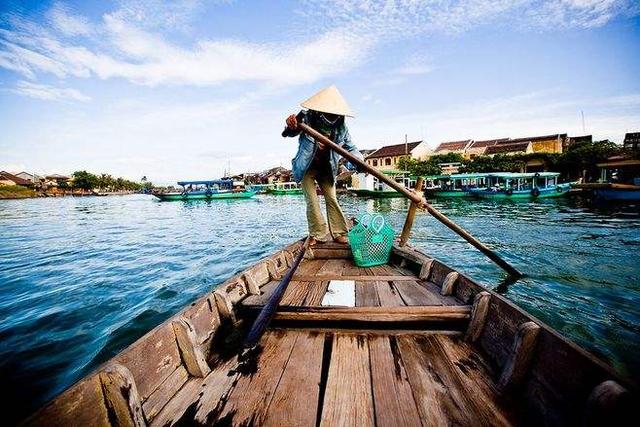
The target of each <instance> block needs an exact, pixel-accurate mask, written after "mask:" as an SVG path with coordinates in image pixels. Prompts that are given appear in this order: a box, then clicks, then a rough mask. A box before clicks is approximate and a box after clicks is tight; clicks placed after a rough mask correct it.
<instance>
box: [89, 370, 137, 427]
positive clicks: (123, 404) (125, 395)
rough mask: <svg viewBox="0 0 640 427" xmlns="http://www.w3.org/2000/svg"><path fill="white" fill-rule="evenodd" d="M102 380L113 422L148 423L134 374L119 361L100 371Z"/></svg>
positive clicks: (125, 423)
mask: <svg viewBox="0 0 640 427" xmlns="http://www.w3.org/2000/svg"><path fill="white" fill-rule="evenodd" d="M99 375H100V381H101V382H102V390H103V392H104V398H105V402H106V403H107V407H108V408H109V414H110V419H111V422H112V423H114V424H116V425H118V426H136V427H144V426H146V425H147V422H146V420H145V419H144V414H143V412H142V404H141V403H140V396H139V395H138V389H137V388H136V383H135V381H134V379H133V375H131V372H129V370H128V369H127V368H125V367H124V366H122V365H119V364H117V363H113V364H109V365H107V366H106V367H105V368H104V369H103V370H102V372H100V374H99Z"/></svg>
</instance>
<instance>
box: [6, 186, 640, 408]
mask: <svg viewBox="0 0 640 427" xmlns="http://www.w3.org/2000/svg"><path fill="white" fill-rule="evenodd" d="M340 200H341V204H342V206H343V208H344V210H345V213H346V214H347V216H348V217H351V216H357V215H359V214H360V213H363V212H364V211H369V212H374V211H375V212H381V213H383V214H384V215H385V216H386V217H387V218H388V220H389V221H390V223H391V224H392V225H393V227H394V228H395V230H396V232H399V231H400V230H401V228H402V224H403V221H404V216H405V214H406V210H407V207H408V202H407V201H405V200H403V199H386V200H364V199H358V198H354V197H351V196H346V195H345V196H341V199H340ZM434 205H435V206H436V207H437V208H439V209H441V210H442V212H443V213H445V214H446V215H448V216H449V217H450V218H452V219H453V220H454V221H456V222H458V223H459V224H460V225H462V226H463V227H465V228H466V229H467V230H469V231H470V232H471V233H472V234H474V235H475V236H476V237H477V238H479V239H480V240H481V241H483V242H485V243H486V244H488V245H489V246H490V247H492V248H493V249H495V250H496V251H497V252H499V253H500V254H501V255H503V256H504V257H505V258H506V259H507V260H508V261H509V262H511V263H513V264H514V265H515V266H516V267H517V268H518V269H520V270H521V271H523V272H525V273H526V274H527V276H526V277H525V278H523V279H521V280H519V281H518V282H516V283H514V284H511V285H509V286H506V285H505V284H504V283H503V279H504V274H503V272H502V271H501V270H500V269H499V268H498V267H496V266H495V265H494V264H493V263H491V262H490V261H489V260H488V259H487V258H485V257H484V256H483V255H482V254H480V253H479V252H478V251H477V250H475V249H474V248H473V247H471V246H470V245H469V244H468V243H466V242H465V241H463V240H462V239H461V238H459V237H458V236H457V235H455V234H454V233H453V232H452V231H450V230H449V229H447V228H446V227H444V226H443V225H441V224H440V223H438V222H437V221H436V220H435V219H434V218H432V217H430V216H428V215H426V214H420V215H418V217H417V218H416V221H415V226H414V235H413V237H412V244H414V245H415V246H417V247H419V248H421V249H423V250H424V251H426V252H428V253H430V254H432V255H434V256H436V257H438V258H440V259H441V260H443V261H444V262H446V263H448V264H449V265H450V266H451V267H453V268H456V269H459V270H460V271H462V272H464V273H466V274H467V275H469V276H470V277H472V278H474V279H476V280H477V281H479V282H480V283H482V284H484V285H486V286H487V287H489V288H491V289H495V290H498V291H500V292H502V293H504V295H505V296H506V297H507V298H509V299H511V300H512V301H514V302H515V303H516V304H518V305H519V306H521V307H523V308H524V309H526V310H528V311H529V312H531V313H532V314H533V315H534V316H536V317H538V318H539V319H541V320H542V321H544V322H546V323H547V324H549V325H551V326H552V327H554V328H555V329H557V330H558V331H560V332H561V333H562V334H564V335H565V336H567V337H569V338H570V339H572V340H574V341H575V342H577V343H578V344H580V345H581V346H584V347H585V348H587V349H588V350H589V351H591V352H593V353H594V354H596V355H597V356H598V357H600V358H602V359H604V360H606V361H608V362H609V363H611V364H612V365H613V366H614V367H615V368H616V369H618V370H619V371H621V372H622V373H623V374H624V375H629V376H631V377H634V378H639V377H640V310H639V309H638V304H640V209H638V208H634V207H626V208H624V207H608V208H606V207H597V206H591V205H589V204H588V203H587V202H585V201H583V200H581V199H578V198H567V199H560V200H541V201H535V202H527V201H520V202H513V201H467V200H462V199H460V200H454V199H449V200H438V201H435V202H434ZM304 211H305V209H304V199H303V197H302V196H280V197H278V196H258V197H256V198H255V199H252V200H245V201H214V202H164V203H163V202H158V201H156V200H155V198H153V197H152V196H145V195H132V196H113V197H93V198H89V197H87V198H58V199H30V200H0V242H2V250H1V251H0V319H1V323H0V384H2V386H3V388H4V389H5V391H9V392H10V393H12V394H13V398H14V400H15V402H17V403H16V404H14V405H13V407H12V408H11V409H10V413H9V420H12V419H13V420H15V419H17V418H20V417H22V416H24V414H25V413H28V412H30V411H33V410H34V409H35V408H37V407H38V406H40V405H41V404H42V403H43V402H45V401H46V400H48V399H50V398H51V397H53V396H54V395H55V394H57V393H59V392H61V391H62V390H64V389H65V388H67V387H68V386H70V385H71V384H73V383H74V382H75V381H77V380H78V379H80V378H81V377H83V376H84V375H86V374H87V373H89V372H90V371H92V370H93V369H95V368H96V367H97V366H98V365H99V364H100V363H102V362H104V361H106V360H108V359H109V358H110V357H112V356H113V355H115V354H116V353H117V352H118V351H120V350H122V349H123V348H124V347H126V346H127V345H129V344H131V343H132V342H133V341H135V340H136V339H137V338H139V337H140V336H142V335H143V334H144V333H145V332H147V331H148V330H150V329H151V328H153V327H154V326H155V325H157V324H159V323H160V322H162V321H163V320H165V319H167V318H168V317H170V316H171V315H172V314H174V313H176V312H177V311H179V310H180V309H181V308H182V307H183V306H185V305H186V304H188V303H189V302H190V301H192V300H194V299H195V298H196V297H198V296H200V295H202V294H204V293H205V292H207V291H210V290H211V289H213V288H214V287H215V286H216V284H217V283H220V282H222V281H224V279H225V278H227V277H229V276H230V275H232V274H233V273H235V272H237V271H240V270H242V269H244V268H245V267H246V266H248V265H250V264H252V263H253V262H255V261H256V260H258V259H259V258H262V257H264V256H266V255H268V254H270V253H272V252H273V251H275V250H277V249H279V248H281V247H282V246H284V245H285V244H288V243H290V242H292V241H293V240H295V239H298V238H300V237H302V236H303V235H304V234H305V231H306V221H305V217H304Z"/></svg>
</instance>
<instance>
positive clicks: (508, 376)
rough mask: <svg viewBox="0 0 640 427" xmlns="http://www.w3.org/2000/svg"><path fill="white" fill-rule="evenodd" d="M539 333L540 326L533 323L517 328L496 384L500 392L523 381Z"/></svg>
mask: <svg viewBox="0 0 640 427" xmlns="http://www.w3.org/2000/svg"><path fill="white" fill-rule="evenodd" d="M539 332H540V326H538V325H536V324H535V323H534V322H526V323H523V324H522V325H520V327H519V328H518V332H517V333H516V336H515V338H514V340H513V346H512V348H511V353H510V354H509V358H508V359H507V363H506V364H505V366H504V368H503V369H502V375H500V381H499V382H498V387H499V388H500V389H501V390H503V391H506V390H509V389H512V388H514V387H517V386H519V385H520V383H521V382H522V380H523V379H524V376H525V375H526V374H527V372H528V370H529V364H530V362H531V359H532V357H533V355H534V352H535V349H536V344H537V342H538V333H539Z"/></svg>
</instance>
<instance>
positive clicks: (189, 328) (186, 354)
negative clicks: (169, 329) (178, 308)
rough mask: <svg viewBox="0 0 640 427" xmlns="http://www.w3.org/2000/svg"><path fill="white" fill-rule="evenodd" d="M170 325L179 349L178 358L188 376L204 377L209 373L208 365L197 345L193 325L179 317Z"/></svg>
mask: <svg viewBox="0 0 640 427" xmlns="http://www.w3.org/2000/svg"><path fill="white" fill-rule="evenodd" d="M171 323H172V324H173V331H174V332H175V335H176V341H177V342H178V348H179V349H180V357H181V358H182V362H183V363H184V366H185V367H186V368H187V371H188V372H189V375H191V376H193V377H204V376H206V375H207V374H208V373H209V371H210V369H209V365H207V361H206V360H205V357H204V353H203V351H202V348H201V347H200V344H199V343H198V337H197V335H196V331H195V329H194V328H193V325H192V324H191V322H189V321H188V320H187V319H185V318H184V317H179V318H178V319H176V320H174V321H173V322H171Z"/></svg>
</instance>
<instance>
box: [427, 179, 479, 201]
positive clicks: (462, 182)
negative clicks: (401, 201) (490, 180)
mask: <svg viewBox="0 0 640 427" xmlns="http://www.w3.org/2000/svg"><path fill="white" fill-rule="evenodd" d="M487 175H488V174H486V173H461V174H453V175H436V176H428V177H426V178H425V181H426V188H425V194H426V195H427V196H428V197H470V196H471V194H470V193H469V190H470V189H486V187H487V186H486V183H485V178H486V176H487Z"/></svg>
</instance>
